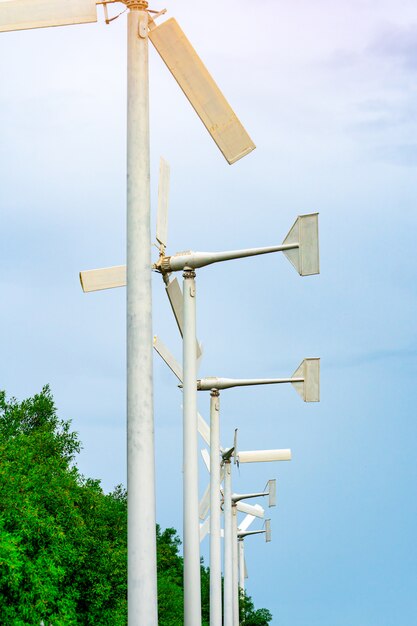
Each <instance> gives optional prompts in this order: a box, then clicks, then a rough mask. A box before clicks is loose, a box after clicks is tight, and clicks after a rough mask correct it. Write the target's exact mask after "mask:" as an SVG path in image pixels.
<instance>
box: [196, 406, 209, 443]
mask: <svg viewBox="0 0 417 626" xmlns="http://www.w3.org/2000/svg"><path fill="white" fill-rule="evenodd" d="M197 423H198V432H199V433H200V435H201V436H202V438H203V439H204V441H205V442H206V444H207V445H208V446H209V445H210V427H209V425H208V424H207V422H206V420H205V419H204V418H203V417H202V416H201V415H200V413H197Z"/></svg>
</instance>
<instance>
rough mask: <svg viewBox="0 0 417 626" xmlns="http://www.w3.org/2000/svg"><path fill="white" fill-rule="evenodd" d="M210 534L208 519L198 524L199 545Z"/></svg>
mask: <svg viewBox="0 0 417 626" xmlns="http://www.w3.org/2000/svg"><path fill="white" fill-rule="evenodd" d="M209 532H210V517H207V519H206V520H205V521H204V522H203V523H202V524H200V543H201V542H202V541H203V539H204V538H205V536H206V535H207V534H208V533H209Z"/></svg>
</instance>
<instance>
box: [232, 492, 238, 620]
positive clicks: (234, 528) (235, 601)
mask: <svg viewBox="0 0 417 626" xmlns="http://www.w3.org/2000/svg"><path fill="white" fill-rule="evenodd" d="M232 541H233V626H239V580H238V551H237V508H236V503H233V506H232Z"/></svg>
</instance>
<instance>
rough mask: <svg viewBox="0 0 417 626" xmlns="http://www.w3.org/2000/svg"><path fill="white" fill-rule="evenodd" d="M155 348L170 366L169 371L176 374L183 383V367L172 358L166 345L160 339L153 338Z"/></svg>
mask: <svg viewBox="0 0 417 626" xmlns="http://www.w3.org/2000/svg"><path fill="white" fill-rule="evenodd" d="M153 347H154V349H155V350H156V352H157V353H158V354H159V356H160V357H161V358H162V359H163V360H164V361H165V363H166V364H167V365H168V367H169V369H170V370H171V371H172V372H174V374H175V376H176V377H177V378H178V380H179V381H180V383H182V367H181V365H180V364H179V363H178V361H177V360H176V359H175V358H174V357H173V356H172V354H171V352H170V351H169V350H168V348H167V347H166V345H165V344H163V343H162V341H161V340H160V339H159V337H157V336H155V337H154V338H153Z"/></svg>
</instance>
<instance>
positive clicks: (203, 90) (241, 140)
mask: <svg viewBox="0 0 417 626" xmlns="http://www.w3.org/2000/svg"><path fill="white" fill-rule="evenodd" d="M149 39H150V40H151V41H152V43H153V45H154V46H155V48H156V49H157V51H158V53H159V54H160V56H161V57H162V60H163V61H164V63H165V64H166V65H167V67H168V69H169V71H170V72H171V74H172V75H173V77H174V78H175V80H176V81H177V83H178V84H179V86H180V87H181V89H182V90H183V92H184V94H185V95H186V97H187V98H188V100H189V102H190V103H191V104H192V106H193V107H194V109H195V111H196V113H197V115H198V116H199V117H200V119H201V121H202V122H203V124H204V125H205V127H206V128H207V130H208V131H209V133H210V135H211V136H212V138H213V139H214V141H215V142H216V144H217V146H218V147H219V149H220V151H221V152H222V153H223V155H224V157H225V158H226V160H227V161H228V163H235V161H237V160H238V159H240V158H242V157H244V156H245V155H246V154H248V153H249V152H251V151H252V150H253V149H254V148H255V144H254V143H253V141H252V140H251V138H250V137H249V135H248V133H247V132H246V130H245V129H244V128H243V126H242V124H241V123H240V122H239V120H238V118H237V117H236V115H235V113H234V112H233V110H232V108H231V107H230V105H229V103H228V102H227V100H226V98H225V97H224V95H223V94H222V92H221V91H220V89H219V88H218V86H217V85H216V83H215V82H214V80H213V78H212V77H211V75H210V74H209V72H208V71H207V69H206V67H205V66H204V64H203V62H202V61H201V59H200V57H199V56H198V55H197V53H196V51H195V50H194V48H193V47H192V45H191V44H190V42H189V41H188V39H187V38H186V36H185V34H184V33H183V31H182V30H181V28H180V27H179V25H178V23H177V22H176V21H175V20H174V19H172V18H171V19H169V20H167V21H166V22H163V23H162V24H160V25H159V26H156V27H152V28H151V31H150V33H149Z"/></svg>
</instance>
